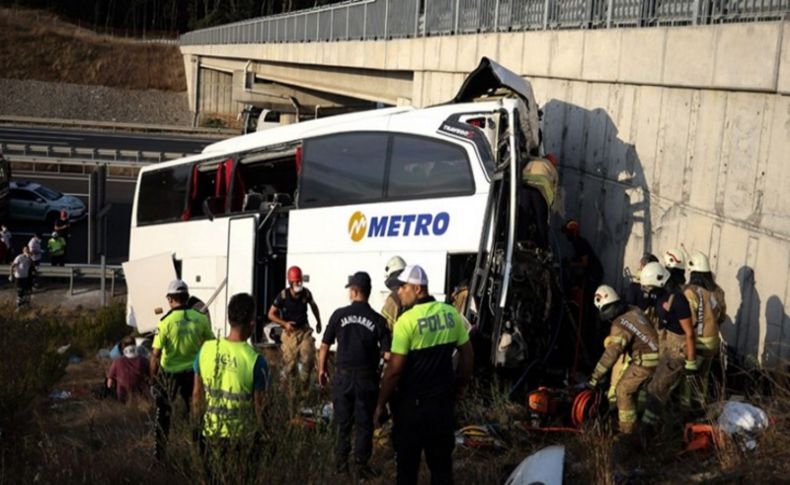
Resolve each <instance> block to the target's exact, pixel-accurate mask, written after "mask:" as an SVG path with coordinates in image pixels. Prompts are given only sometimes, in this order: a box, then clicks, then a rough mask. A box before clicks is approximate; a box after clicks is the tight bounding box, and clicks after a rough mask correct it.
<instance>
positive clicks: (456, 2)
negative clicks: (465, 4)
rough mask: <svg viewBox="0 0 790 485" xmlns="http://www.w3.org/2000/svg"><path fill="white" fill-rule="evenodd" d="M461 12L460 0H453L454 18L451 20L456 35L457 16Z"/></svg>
mask: <svg viewBox="0 0 790 485" xmlns="http://www.w3.org/2000/svg"><path fill="white" fill-rule="evenodd" d="M497 5H499V0H497ZM460 13H461V0H455V19H454V21H453V33H454V34H455V35H458V17H459V16H460Z"/></svg>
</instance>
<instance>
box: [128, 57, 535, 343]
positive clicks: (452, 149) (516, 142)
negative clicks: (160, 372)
mask: <svg viewBox="0 0 790 485" xmlns="http://www.w3.org/2000/svg"><path fill="white" fill-rule="evenodd" d="M472 100H474V101H472ZM538 130H539V129H538V112H537V105H536V104H535V102H534V98H533V95H532V90H531V87H530V86H529V84H528V83H526V82H525V81H524V80H523V79H521V78H520V77H518V76H516V75H514V74H512V73H510V72H509V71H506V70H504V69H503V68H502V67H501V66H498V65H497V64H495V63H493V62H491V61H488V60H487V59H484V60H483V62H481V66H480V67H479V68H478V69H477V70H476V71H474V72H473V73H472V74H471V75H470V77H469V78H467V80H466V82H465V83H464V86H463V87H462V89H461V91H460V92H459V94H458V95H457V96H456V98H454V100H453V101H452V102H450V103H448V104H444V105H440V106H435V107H430V108H425V109H415V108H412V107H396V108H388V109H381V110H374V111H367V112H362V113H355V114H348V115H340V116H335V117H331V118H325V119H321V120H315V121H308V122H303V123H298V124H293V125H289V126H283V127H278V128H273V129H270V130H266V131H264V132H260V133H254V134H250V135H246V136H241V137H237V138H232V139H228V140H225V141H221V142H218V143H215V144H213V145H210V146H208V147H206V149H205V150H204V151H203V153H201V154H200V155H196V156H192V157H188V158H184V159H180V160H175V161H171V162H167V163H161V164H157V165H152V166H148V167H145V168H144V169H143V170H141V172H140V175H139V178H138V183H137V188H136V193H135V200H134V206H133V210H132V227H131V240H130V247H129V262H128V263H126V265H125V272H126V277H127V283H128V286H129V301H128V310H129V312H128V313H129V323H130V325H133V326H136V327H137V328H138V330H139V331H141V332H145V331H150V330H153V329H154V328H155V326H156V323H157V321H158V319H159V316H160V315H158V314H157V313H156V311H155V310H156V309H157V308H161V307H163V306H165V300H164V294H165V292H166V291H165V288H166V286H167V283H168V281H169V280H170V279H172V278H173V277H175V276H176V274H178V275H180V276H181V278H183V279H184V281H185V282H186V283H187V284H188V285H189V288H190V292H191V293H192V294H193V295H195V296H197V297H199V298H200V299H201V300H203V301H204V302H207V303H208V306H209V310H210V316H211V320H212V325H213V326H214V328H215V332H216V333H217V334H218V335H224V334H226V332H227V323H226V315H225V308H226V304H227V300H228V299H229V298H230V296H232V295H233V294H235V293H238V292H249V293H251V294H253V295H254V296H255V298H256V299H257V301H258V302H259V306H258V318H259V319H260V320H261V322H259V323H265V321H263V320H264V319H265V318H266V313H267V309H268V308H269V306H270V305H271V303H272V301H273V300H274V297H275V295H276V294H277V292H278V291H280V290H281V289H282V288H283V287H284V285H285V273H286V268H287V267H289V266H291V265H298V266H300V267H301V268H302V270H303V272H304V276H305V283H306V286H307V287H308V288H309V289H310V291H311V292H312V293H313V295H314V297H315V300H316V302H317V303H318V305H319V307H320V309H321V313H322V318H323V319H324V320H326V319H328V317H329V316H330V315H331V313H332V312H333V311H334V310H335V309H336V308H337V307H340V306H343V305H346V304H348V301H347V292H346V290H345V289H344V285H345V284H346V281H347V277H348V275H350V274H352V273H354V272H355V271H367V272H368V273H369V274H370V275H371V277H372V279H373V281H374V288H373V293H372V295H371V305H372V306H373V307H374V308H380V307H381V305H382V304H383V302H384V299H385V297H386V295H387V293H388V290H387V289H386V287H385V286H384V279H385V278H384V267H385V264H386V262H387V260H388V259H389V258H390V257H391V256H393V255H400V256H401V257H403V258H404V259H405V260H406V262H407V263H410V264H420V265H422V266H423V267H424V268H425V269H426V271H427V273H428V275H429V278H430V282H431V284H430V290H431V292H432V293H433V294H434V295H435V296H436V297H437V298H442V297H444V296H445V295H446V294H447V293H448V292H449V291H451V289H452V287H453V285H454V284H456V283H458V281H459V280H460V278H462V277H463V276H464V275H462V274H461V273H462V272H463V268H464V265H465V263H466V262H467V261H469V260H470V258H471V259H472V260H474V258H475V257H476V255H477V254H478V252H479V251H480V250H481V247H482V248H484V249H485V250H486V251H485V252H487V250H488V249H490V248H491V247H492V245H494V244H495V241H496V240H497V234H502V235H504V236H505V239H504V241H505V242H504V243H503V244H502V245H501V246H502V248H504V250H503V252H502V251H500V253H501V254H502V255H503V257H504V259H502V258H501V257H499V258H494V257H493V255H492V257H491V258H490V261H489V264H488V265H487V266H486V265H485V264H482V265H481V264H478V266H479V267H481V268H483V267H484V266H486V268H487V269H486V272H485V273H486V274H485V275H484V276H485V277H486V278H488V279H489V280H491V278H492V275H495V274H496V275H498V276H496V278H497V279H499V280H500V281H503V282H505V285H504V286H505V288H506V287H507V284H506V282H507V281H509V274H508V271H509V270H510V268H509V261H510V258H511V257H512V247H513V237H514V236H513V228H514V225H515V215H514V211H510V210H508V209H507V207H513V202H514V200H515V196H516V191H515V187H516V180H517V179H518V177H514V176H513V175H514V174H515V173H516V172H515V170H517V168H518V165H517V163H518V159H519V157H523V156H525V152H526V151H532V152H533V153H535V152H537V151H539V149H540V148H539V145H540V142H539V131H538ZM511 154H518V156H516V157H513V156H511ZM505 180H507V181H508V182H507V183H506V184H501V182H503V181H505ZM497 181H499V182H500V185H502V187H503V188H500V190H499V191H498V192H496V191H494V190H492V187H495V186H496V183H497ZM511 182H512V183H511ZM495 192H496V193H495ZM497 194H499V195H497ZM489 199H491V200H490V201H489ZM497 201H500V202H501V201H504V202H505V205H506V206H507V207H505V208H504V209H502V208H501V207H499V206H497V207H499V208H497V207H494V206H492V202H495V203H496V202H497ZM494 205H496V204H494ZM500 205H501V204H500ZM503 210H504V212H503ZM497 211H498V212H497ZM501 214H505V216H504V217H502V216H501ZM497 220H499V221H500V222H499V224H500V225H501V227H502V228H503V230H501V231H498V230H496V229H495V226H496V225H497ZM502 224H504V225H502ZM484 228H485V230H484ZM492 236H493V238H492ZM500 239H501V238H500ZM483 260H485V258H483ZM502 262H504V264H502ZM483 263H485V261H483ZM482 274H483V272H481V275H482ZM465 276H467V277H468V276H470V275H465ZM505 293H506V291H505ZM501 300H502V301H501V303H502V304H503V305H504V303H505V298H504V297H502V299H501ZM313 323H314V322H313ZM324 323H325V322H324Z"/></svg>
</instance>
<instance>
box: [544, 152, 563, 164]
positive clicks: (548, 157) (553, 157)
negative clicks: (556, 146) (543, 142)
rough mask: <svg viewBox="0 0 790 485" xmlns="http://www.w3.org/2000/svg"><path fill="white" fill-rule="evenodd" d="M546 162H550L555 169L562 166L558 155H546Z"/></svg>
mask: <svg viewBox="0 0 790 485" xmlns="http://www.w3.org/2000/svg"><path fill="white" fill-rule="evenodd" d="M546 160H548V161H550V162H551V164H552V165H554V166H555V167H556V166H557V165H559V164H560V161H559V160H557V155H555V154H553V153H549V154H548V155H546Z"/></svg>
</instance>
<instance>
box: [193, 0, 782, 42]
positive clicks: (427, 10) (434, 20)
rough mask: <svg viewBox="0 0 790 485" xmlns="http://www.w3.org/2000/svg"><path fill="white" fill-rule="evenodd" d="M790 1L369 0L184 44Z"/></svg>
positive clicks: (696, 19)
mask: <svg viewBox="0 0 790 485" xmlns="http://www.w3.org/2000/svg"><path fill="white" fill-rule="evenodd" d="M788 12H790V0H361V1H353V2H345V3H338V4H334V5H328V6H325V7H320V8H314V9H309V10H300V11H297V12H292V13H287V14H280V15H275V16H270V17H260V18H255V19H251V20H245V21H243V22H236V23H232V24H226V25H221V26H217V27H211V28H207V29H202V30H196V31H193V32H188V33H186V34H184V35H182V36H181V38H180V42H181V44H182V45H204V44H261V43H281V42H318V41H334V40H375V39H395V38H405V37H422V36H434V35H449V34H462V33H479V32H507V31H519V30H547V29H597V28H611V27H649V26H658V25H699V24H714V23H728V22H752V21H765V20H778V19H783V18H786V17H787V14H788Z"/></svg>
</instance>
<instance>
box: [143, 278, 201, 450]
mask: <svg viewBox="0 0 790 485" xmlns="http://www.w3.org/2000/svg"><path fill="white" fill-rule="evenodd" d="M188 300H189V288H188V287H187V284H186V283H184V282H183V281H181V280H179V279H176V280H173V281H171V282H170V285H169V286H168V288H167V303H168V305H170V311H169V312H167V314H166V315H165V316H163V317H162V319H161V320H160V321H159V326H158V329H157V334H156V337H154V343H153V346H152V347H153V351H152V353H151V364H150V365H151V369H150V370H151V379H152V380H153V387H152V392H153V394H154V398H155V405H156V411H155V412H156V416H155V419H154V420H153V424H154V426H155V427H156V428H155V430H154V436H155V448H154V455H155V456H156V457H157V458H162V456H163V453H164V449H165V443H166V440H167V434H168V432H169V430H170V415H171V412H172V408H171V404H172V401H173V399H175V396H176V394H179V395H180V396H181V398H182V399H183V400H184V404H185V405H186V408H187V410H188V409H189V403H190V400H191V398H192V390H193V387H194V381H195V375H194V372H193V364H194V361H195V356H196V355H197V353H198V350H199V349H200V346H201V345H203V342H205V341H207V340H213V339H214V333H213V332H212V331H211V326H210V325H209V322H208V319H207V318H206V316H205V315H203V314H202V313H200V312H198V311H195V310H192V309H190V308H187V307H186V303H187V301H188Z"/></svg>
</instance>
